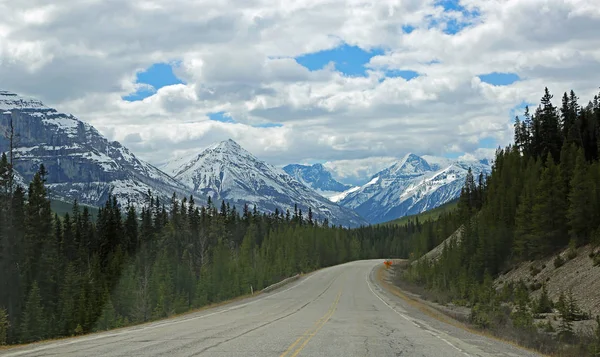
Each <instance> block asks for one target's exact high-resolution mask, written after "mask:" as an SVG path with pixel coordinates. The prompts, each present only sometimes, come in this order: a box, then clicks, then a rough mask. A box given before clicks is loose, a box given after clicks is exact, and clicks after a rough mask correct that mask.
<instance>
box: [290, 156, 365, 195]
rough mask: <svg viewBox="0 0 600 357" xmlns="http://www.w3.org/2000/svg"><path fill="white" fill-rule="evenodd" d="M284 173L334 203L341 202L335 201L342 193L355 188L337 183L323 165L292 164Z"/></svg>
mask: <svg viewBox="0 0 600 357" xmlns="http://www.w3.org/2000/svg"><path fill="white" fill-rule="evenodd" d="M283 171H285V172H287V174H288V175H290V176H292V177H293V178H295V179H296V180H298V181H300V182H301V183H303V184H304V185H306V186H308V187H310V188H312V189H313V190H315V191H317V193H319V194H320V195H321V196H324V197H326V198H329V199H330V200H331V201H332V202H336V201H339V199H337V200H335V199H336V198H337V197H338V196H339V195H340V193H342V192H344V191H346V190H349V189H351V188H353V187H352V185H345V184H343V183H341V182H338V181H336V180H335V179H334V178H333V176H331V172H329V171H328V170H327V169H326V168H325V167H324V166H323V165H322V164H314V165H300V164H290V165H287V166H285V167H284V168H283ZM332 198H333V199H332Z"/></svg>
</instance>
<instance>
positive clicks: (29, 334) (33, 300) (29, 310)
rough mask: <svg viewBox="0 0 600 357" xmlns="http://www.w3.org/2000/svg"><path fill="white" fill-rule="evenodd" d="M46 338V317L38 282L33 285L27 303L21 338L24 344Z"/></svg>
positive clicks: (22, 321)
mask: <svg viewBox="0 0 600 357" xmlns="http://www.w3.org/2000/svg"><path fill="white" fill-rule="evenodd" d="M44 337H46V316H45V313H44V308H43V307H42V297H41V295H40V288H39V287H38V284H37V282H36V281H34V282H33V283H32V285H31V290H30V291H29V295H28V297H27V302H26V303H25V310H24V312H23V318H22V320H21V338H20V340H21V341H23V342H31V341H38V340H41V339H43V338H44Z"/></svg>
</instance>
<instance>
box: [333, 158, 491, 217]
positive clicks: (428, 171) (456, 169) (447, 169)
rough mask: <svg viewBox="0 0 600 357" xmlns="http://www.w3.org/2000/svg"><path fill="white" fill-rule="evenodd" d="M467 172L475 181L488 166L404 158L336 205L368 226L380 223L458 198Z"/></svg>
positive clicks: (485, 164) (454, 161)
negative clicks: (353, 214) (357, 216)
mask: <svg viewBox="0 0 600 357" xmlns="http://www.w3.org/2000/svg"><path fill="white" fill-rule="evenodd" d="M469 168H472V171H473V174H474V175H475V177H477V176H478V175H479V173H481V172H483V173H484V175H485V174H486V173H490V172H491V167H490V165H489V163H488V162H484V161H459V160H450V159H446V158H440V157H435V156H423V157H420V156H418V155H415V154H408V155H406V156H405V157H404V158H402V160H400V161H398V162H396V163H394V164H393V165H392V166H390V167H388V168H386V169H384V170H382V171H380V172H379V173H377V174H375V175H374V176H373V177H372V179H371V180H370V181H369V182H368V183H366V184H365V185H363V186H361V187H360V188H358V189H356V190H354V191H352V192H348V193H346V195H345V197H343V198H342V199H341V200H340V201H339V203H340V205H342V206H344V207H348V208H351V209H353V210H355V211H356V212H357V213H358V214H360V215H362V216H363V217H365V218H366V219H367V220H368V221H369V222H370V223H381V222H386V221H389V220H392V219H396V218H399V217H403V216H406V215H412V214H417V213H420V212H424V211H426V210H429V209H432V208H435V207H438V206H440V205H442V204H444V203H446V202H449V201H452V200H453V199H455V198H457V197H459V196H460V190H461V188H462V187H463V185H464V183H465V178H466V176H467V172H468V170H469Z"/></svg>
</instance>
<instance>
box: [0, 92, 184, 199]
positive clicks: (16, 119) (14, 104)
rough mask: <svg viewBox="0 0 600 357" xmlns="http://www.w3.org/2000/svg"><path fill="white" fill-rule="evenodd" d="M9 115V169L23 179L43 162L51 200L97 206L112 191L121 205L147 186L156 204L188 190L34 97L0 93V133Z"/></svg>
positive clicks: (3, 141)
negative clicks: (11, 161)
mask: <svg viewBox="0 0 600 357" xmlns="http://www.w3.org/2000/svg"><path fill="white" fill-rule="evenodd" d="M11 119H12V121H13V123H14V127H15V132H16V134H17V140H16V150H15V156H16V158H15V162H14V165H15V170H16V171H17V172H18V173H19V174H20V176H22V179H23V180H24V181H25V182H29V181H30V180H31V179H32V177H33V175H34V174H35V172H36V171H37V170H38V168H39V166H40V164H42V163H43V164H44V166H45V167H46V170H47V171H48V176H47V184H48V189H49V193H50V196H51V197H52V198H56V199H61V200H65V201H68V202H72V201H73V200H75V199H77V200H78V201H79V202H81V203H83V204H87V205H91V206H99V205H101V204H103V203H104V202H105V201H106V199H107V198H108V196H109V194H112V195H114V196H115V197H116V198H117V201H118V202H119V203H120V204H122V205H124V204H126V203H127V202H128V201H129V200H130V201H131V202H133V203H134V204H136V205H138V206H139V205H142V204H144V203H145V202H146V201H147V200H148V194H147V193H148V191H149V190H150V191H152V192H153V195H155V196H158V197H159V198H160V199H161V201H162V202H167V201H168V200H169V199H170V198H171V195H172V194H173V192H177V193H178V194H180V195H181V194H189V190H187V188H186V187H185V186H184V185H183V184H181V183H179V182H177V181H176V180H175V179H173V178H172V177H170V176H169V175H167V174H165V173H164V172H162V171H160V170H159V169H157V168H156V167H154V166H152V165H150V164H148V163H146V162H144V161H142V160H140V159H138V158H137V157H136V156H135V155H134V154H132V153H131V152H130V151H129V150H128V149H127V148H125V147H123V146H122V145H121V144H120V143H118V142H116V141H112V142H110V141H108V140H107V139H106V138H105V137H104V136H102V135H101V134H100V133H99V132H98V131H97V130H96V129H95V128H94V127H92V126H91V125H89V124H87V123H84V122H82V121H80V120H78V119H77V118H75V117H74V116H72V115H69V114H64V113H60V112H58V111H57V110H55V109H53V108H49V107H47V106H45V105H44V104H43V103H42V102H40V101H39V100H35V99H29V98H24V97H21V96H19V95H17V94H15V93H11V92H7V91H0V132H2V133H4V131H5V130H7V128H8V126H9V123H10V121H11ZM8 148H9V143H8V140H7V138H5V137H4V136H0V152H6V151H8Z"/></svg>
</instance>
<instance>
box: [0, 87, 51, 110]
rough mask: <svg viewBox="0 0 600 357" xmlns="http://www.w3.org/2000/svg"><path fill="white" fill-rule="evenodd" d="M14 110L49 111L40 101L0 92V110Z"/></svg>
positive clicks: (3, 91)
mask: <svg viewBox="0 0 600 357" xmlns="http://www.w3.org/2000/svg"><path fill="white" fill-rule="evenodd" d="M15 109H21V110H23V109H25V110H26V109H46V110H48V109H50V108H48V107H47V106H45V105H44V103H42V102H41V101H39V100H37V99H33V98H25V97H22V96H19V95H18V94H16V93H13V92H9V91H5V90H0V110H1V111H10V110H15Z"/></svg>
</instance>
